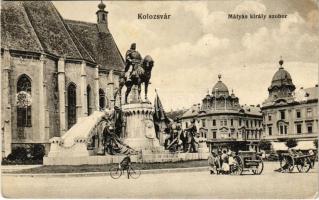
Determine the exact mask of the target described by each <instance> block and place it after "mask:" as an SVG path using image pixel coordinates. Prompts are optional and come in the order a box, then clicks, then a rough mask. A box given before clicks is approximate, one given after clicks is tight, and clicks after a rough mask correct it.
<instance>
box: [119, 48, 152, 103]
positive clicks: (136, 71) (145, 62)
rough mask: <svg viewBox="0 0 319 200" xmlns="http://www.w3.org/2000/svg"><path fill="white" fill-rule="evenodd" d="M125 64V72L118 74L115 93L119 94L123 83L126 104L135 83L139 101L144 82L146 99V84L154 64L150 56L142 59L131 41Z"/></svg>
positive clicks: (148, 82)
mask: <svg viewBox="0 0 319 200" xmlns="http://www.w3.org/2000/svg"><path fill="white" fill-rule="evenodd" d="M125 64H126V65H125V72H124V73H125V74H122V75H121V76H120V85H119V89H118V91H117V92H116V94H115V95H121V91H122V88H123V86H124V85H125V86H126V92H125V104H127V103H128V100H127V98H128V95H129V94H130V92H131V90H132V87H133V86H134V85H135V86H137V88H138V101H141V91H142V88H141V86H142V84H143V83H144V90H145V101H148V98H147V92H148V85H149V84H150V79H151V72H152V69H153V66H154V61H153V59H152V57H151V56H149V55H147V56H145V58H144V59H142V56H141V54H140V53H139V52H138V51H137V50H136V44H135V43H133V44H132V45H131V48H130V49H129V50H128V51H127V52H126V55H125Z"/></svg>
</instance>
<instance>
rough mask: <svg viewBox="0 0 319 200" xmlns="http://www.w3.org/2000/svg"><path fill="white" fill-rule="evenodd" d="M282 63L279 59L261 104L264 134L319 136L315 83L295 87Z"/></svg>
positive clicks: (302, 137)
mask: <svg viewBox="0 0 319 200" xmlns="http://www.w3.org/2000/svg"><path fill="white" fill-rule="evenodd" d="M283 64H284V61H283V60H280V61H279V69H278V70H277V72H276V73H275V74H274V76H273V78H272V80H271V85H270V87H269V88H268V93H269V95H268V98H267V99H266V100H265V101H264V102H263V104H262V108H261V109H262V113H263V121H264V129H265V131H264V138H265V139H268V140H271V141H277V140H284V139H288V138H295V139H297V140H309V141H311V140H314V139H315V138H318V85H315V87H311V88H300V89H299V90H297V91H296V87H295V85H294V84H293V81H292V78H291V75H290V74H289V72H288V71H286V70H285V69H284V67H283Z"/></svg>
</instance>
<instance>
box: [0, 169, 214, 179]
mask: <svg viewBox="0 0 319 200" xmlns="http://www.w3.org/2000/svg"><path fill="white" fill-rule="evenodd" d="M207 170H208V167H192V168H171V169H150V170H141V174H162V173H178V172H201V171H207ZM109 175H110V172H86V173H50V174H14V173H3V172H2V174H1V176H6V177H48V176H51V177H82V176H86V177H94V176H109Z"/></svg>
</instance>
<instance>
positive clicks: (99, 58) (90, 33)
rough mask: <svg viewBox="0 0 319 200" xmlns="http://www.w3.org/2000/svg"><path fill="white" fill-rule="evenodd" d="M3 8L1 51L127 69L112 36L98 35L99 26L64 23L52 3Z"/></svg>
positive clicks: (24, 3)
mask: <svg viewBox="0 0 319 200" xmlns="http://www.w3.org/2000/svg"><path fill="white" fill-rule="evenodd" d="M1 4H2V5H1V47H2V48H3V47H6V48H9V49H10V50H19V51H25V52H38V53H47V54H51V55H54V56H58V57H62V56H64V57H66V58H69V59H81V60H82V59H83V60H85V61H88V62H93V63H96V64H99V65H101V68H102V69H116V70H123V69H124V60H123V58H122V56H121V54H120V52H119V50H118V48H117V46H116V44H115V41H114V39H113V37H112V35H111V33H109V31H108V33H99V32H98V28H97V24H93V23H86V22H75V21H71V20H64V19H63V18H62V16H61V15H60V13H59V12H58V11H57V9H56V8H55V6H54V5H53V3H52V2H49V1H10V2H9V1H4V2H2V3H1Z"/></svg>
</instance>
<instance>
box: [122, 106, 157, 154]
mask: <svg viewBox="0 0 319 200" xmlns="http://www.w3.org/2000/svg"><path fill="white" fill-rule="evenodd" d="M122 109H123V113H124V116H125V118H126V130H125V138H124V143H125V144H127V145H129V146H130V147H131V148H133V149H134V150H156V149H158V148H160V145H159V141H158V139H157V138H156V135H155V128H154V122H153V114H154V108H153V106H152V104H150V103H134V104H126V105H123V106H122Z"/></svg>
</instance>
